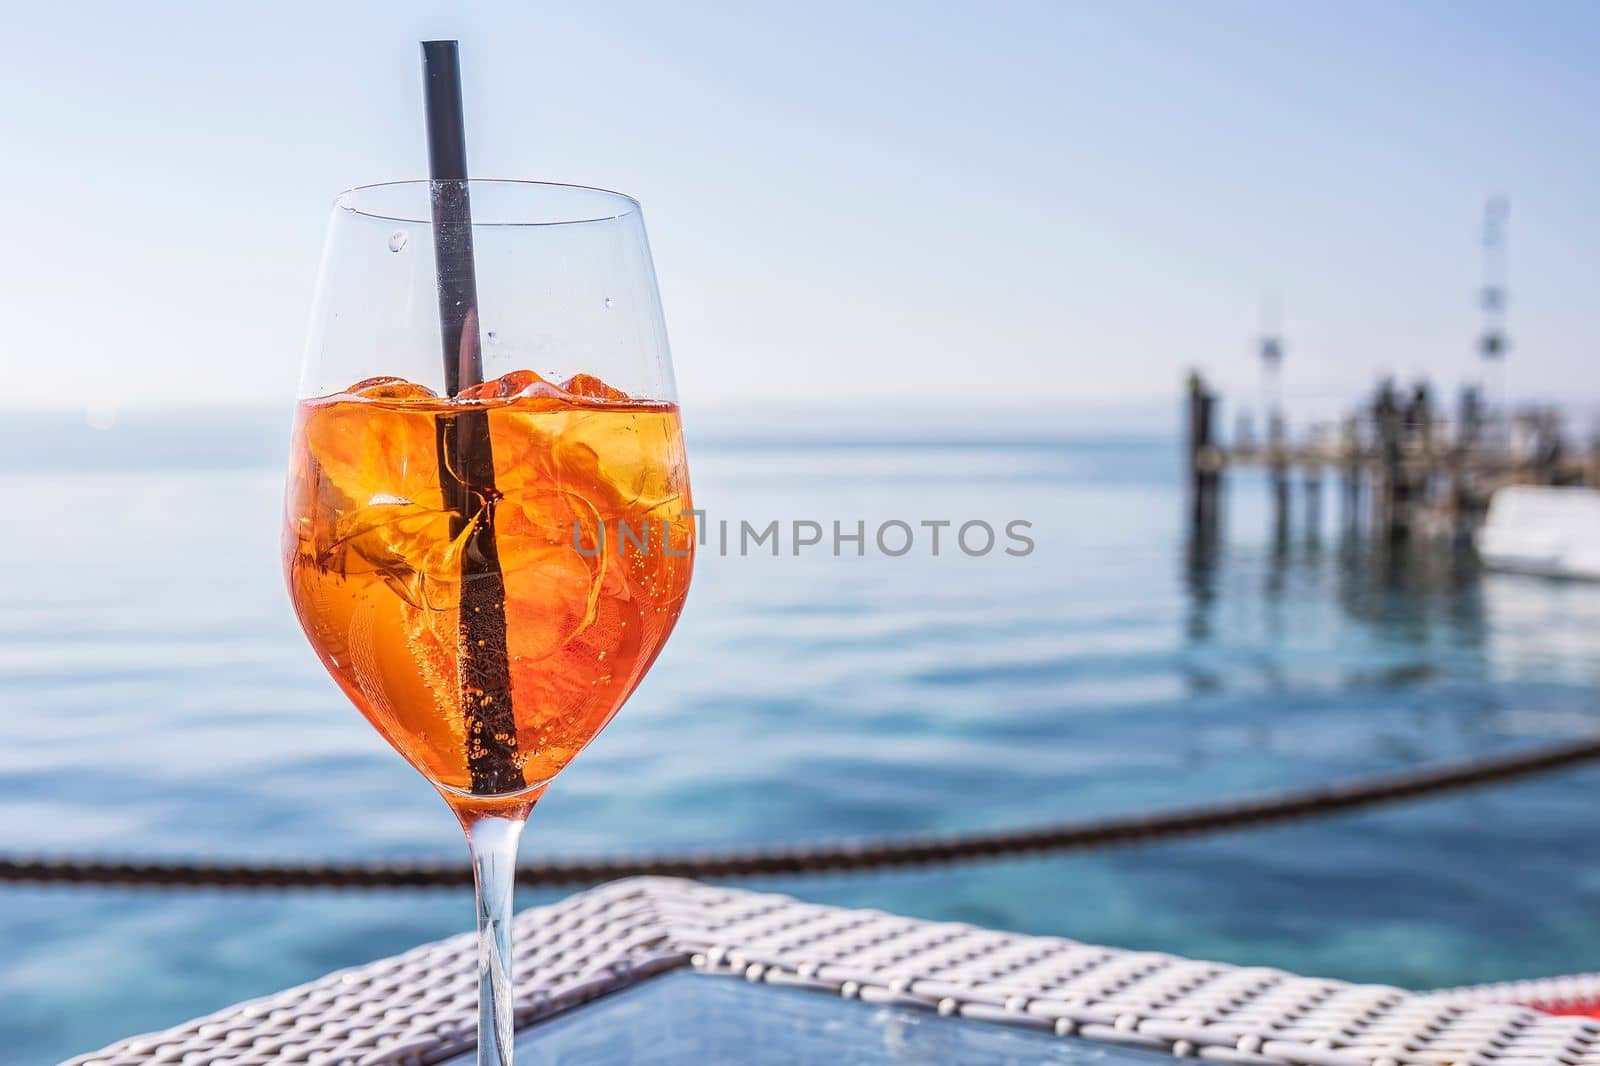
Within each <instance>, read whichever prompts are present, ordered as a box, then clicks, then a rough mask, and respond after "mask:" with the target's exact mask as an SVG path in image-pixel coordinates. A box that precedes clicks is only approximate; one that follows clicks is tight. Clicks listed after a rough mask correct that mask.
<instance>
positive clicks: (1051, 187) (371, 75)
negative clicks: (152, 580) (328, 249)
mask: <svg viewBox="0 0 1600 1066" xmlns="http://www.w3.org/2000/svg"><path fill="white" fill-rule="evenodd" d="M7 34H8V40H7V56H8V59H7V63H6V64H5V67H4V72H3V73H0V78H3V79H4V88H5V99H6V100H7V105H6V107H5V108H4V109H3V111H0V141H3V143H4V145H5V159H6V165H5V167H4V175H3V177H0V194H3V196H4V200H5V204H6V209H5V210H4V212H3V216H0V218H3V220H0V247H3V248H4V250H5V255H4V257H3V259H0V321H3V322H4V324H5V330H4V336H3V339H0V352H3V353H4V354H3V358H4V360H5V369H6V374H5V384H4V393H3V394H0V396H3V398H0V403H4V404H7V405H12V406H17V405H24V406H41V405H48V406H67V407H72V406H78V405H81V404H83V403H92V404H105V403H110V402H116V403H122V404H133V405H140V406H149V405H152V404H156V403H161V402H164V401H182V402H222V401H228V402H234V401H247V402H261V403H277V402H285V403H286V402H288V400H289V398H290V396H291V394H292V391H293V388H294V382H295V380H296V366H297V362H298V359H299V355H300V350H301V345H302V343H303V331H304V325H305V320H306V314H307V310H308V307H309V301H310V297H311V289H312V284H313V280H314V278H315V272H316V265H317V256H318V253H319V250H320V244H321V234H322V227H323V224H324V221H325V218H326V211H327V207H328V204H329V201H330V199H331V197H332V195H333V194H334V193H335V192H337V191H338V190H339V189H341V188H344V187H346V186H349V185H354V184H361V183H366V182H372V181H382V180H389V179H397V178H406V177H417V176H421V174H422V171H423V167H424V156H423V141H422V133H421V128H420V118H419V113H420V106H421V105H420V96H421V92H420V84H419V74H418V59H417V52H416V42H417V41H418V40H419V39H421V38H424V37H458V38H460V39H461V41H462V47H463V58H464V63H465V65H466V92H467V105H468V110H469V117H468V121H469V136H470V138H471V149H472V163H473V167H474V170H475V171H476V172H477V173H479V174H481V175H483V176H491V175H493V176H511V177H535V178H545V179H551V180H558V181H570V182H580V183H586V184H597V185H602V186H607V187H612V188H618V189H622V190H624V191H627V192H630V193H632V194H634V195H636V196H638V197H639V198H640V199H641V200H642V201H643V203H644V205H645V210H646V217H647V219H648V222H649V226H650V231H651V236H652V240H653V243H654V246H655V252H656V263H657V267H658V270H659V272H660V275H661V284H662V290H663V296H664V299H665V302H666V307H667V314H668V320H669V326H670V329H671V333H672V339H673V345H674V350H675V353H676V359H677V363H678V376H679V384H680V391H681V392H682V394H683V398H684V401H685V403H686V405H687V404H707V405H717V406H727V405H729V404H738V403H752V404H770V403H783V402H785V401H794V402H796V403H808V402H811V401H815V400H817V399H819V398H823V397H828V396H846V397H848V398H850V399H851V400H852V401H854V402H857V403H860V402H869V403H871V402H880V401H883V400H885V399H887V398H890V397H906V398H910V399H929V400H939V401H941V402H942V401H948V400H951V399H955V398H959V397H962V396H970V395H980V396H984V397H991V396H996V395H1007V394H1011V395H1015V394H1021V395H1024V396H1026V397H1027V398H1029V399H1034V400H1049V401H1061V402H1065V403H1068V404H1071V405H1074V406H1082V405H1091V406H1092V405H1106V404H1119V403H1138V402H1143V401H1147V400H1152V401H1162V400H1165V399H1166V398H1168V397H1171V396H1172V395H1173V394H1174V392H1175V390H1176V388H1177V386H1178V383H1179V381H1180V378H1181V374H1182V372H1183V369H1184V368H1185V367H1186V366H1188V365H1190V364H1198V365H1200V366H1202V367H1205V368H1207V369H1208V370H1209V371H1210V372H1211V373H1212V374H1213V375H1214V376H1215V377H1217V378H1218V379H1219V380H1220V381H1221V382H1222V383H1223V384H1224V385H1225V386H1226V387H1228V388H1229V389H1230V390H1232V391H1233V392H1234V393H1235V394H1244V395H1246V397H1247V398H1248V396H1250V395H1253V394H1254V391H1255V389H1256V381H1257V373H1256V368H1255V363H1254V358H1253V354H1252V338H1253V335H1254V334H1255V332H1256V330H1257V327H1258V318H1259V314H1260V306H1261V301H1262V295H1263V293H1265V292H1268V291H1275V292H1278V293H1281V294H1282V299H1283V304H1284V308H1285V312H1284V318H1285V325H1286V329H1287V333H1288V361H1287V380H1288V385H1289V391H1290V394H1291V396H1292V397H1294V398H1296V399H1297V400H1298V401H1299V402H1301V403H1304V404H1307V405H1311V404H1316V403H1323V402H1327V401H1329V400H1330V398H1331V399H1333V400H1337V399H1340V398H1343V397H1345V396H1346V395H1348V394H1351V393H1352V392H1353V391H1354V390H1356V389H1358V388H1364V387H1365V386H1366V385H1367V384H1368V383H1369V382H1370V381H1371V380H1372V379H1373V377H1374V375H1375V374H1377V373H1378V372H1379V371H1381V370H1385V369H1389V370H1393V371H1396V372H1399V373H1401V374H1403V375H1410V374H1413V373H1415V372H1418V371H1429V372H1432V373H1434V374H1435V375H1437V376H1438V377H1439V378H1440V379H1441V381H1443V382H1444V383H1446V384H1451V385H1453V384H1454V383H1455V382H1456V381H1459V380H1460V379H1461V378H1462V377H1463V376H1467V375H1471V374H1474V373H1475V372H1476V371H1475V367H1474V358H1473V356H1472V354H1471V352H1472V343H1473V337H1474V334H1475V332H1476V330H1477V320H1476V312H1475V310H1474V303H1473V299H1474V292H1475V289H1476V286H1477V284H1478V269H1479V262H1478V246H1477V233H1478V227H1479V220H1480V217H1481V212H1482V206H1483V202H1484V198H1485V196H1486V194H1488V193H1491V192H1504V193H1506V194H1507V195H1509V196H1510V197H1511V200H1512V205H1513V206H1512V218H1511V227H1510V234H1511V273H1512V291H1513V302H1512V305H1511V324H1512V331H1513V336H1514V340H1515V344H1516V348H1515V350H1514V351H1513V352H1512V355H1511V361H1510V366H1509V381H1510V387H1511V390H1512V392H1513V394H1522V395H1542V396H1562V397H1564V398H1567V399H1573V400H1577V401H1580V402H1583V403H1593V402H1595V401H1597V400H1600V373H1596V371H1595V367H1596V365H1597V364H1600V187H1597V186H1600V73H1597V71H1600V63H1597V62H1596V56H1597V55H1600V4H1593V3H1569V4H1562V3H1555V2H1543V3H1538V4H1523V5H1516V4H1504V3H1461V2H1451V3H1407V4H1391V3H1338V4H1332V3H1329V4H1321V5H1312V4H1303V3H1288V2H1284V3H1257V4H1243V5H1241V4H1233V3H1215V2H1207V3H1171V4H1153V3H1151V4H1111V3H1106V4H1103V5H1097V6H1094V7H1090V6H1087V5H1080V4H1068V3H1060V2H1055V3H983V4H979V3H961V4H956V3H932V2H921V3H873V4H860V3H843V2H835V0H820V2H819V0H812V2H807V3H803V4H797V3H793V2H785V3H750V4H733V3H723V4H715V5H685V4H662V3H617V4H606V5H580V4H564V5H553V4H546V3H528V2H518V3H505V4H491V3H474V4H462V3H449V4H445V3H439V4H432V5H419V4H411V3H393V2H391V3H371V4H354V3H335V4H320V3H319V4H311V3H275V4H270V5H266V4H262V5H256V4H188V5H185V4H176V3H171V4H155V5H145V4H128V3H86V4H30V5H26V6H25V7H24V8H22V9H20V10H16V11H13V12H11V13H10V15H9V17H8V19H7ZM25 364H37V365H36V367H35V368H34V369H31V370H30V369H27V367H26V366H25Z"/></svg>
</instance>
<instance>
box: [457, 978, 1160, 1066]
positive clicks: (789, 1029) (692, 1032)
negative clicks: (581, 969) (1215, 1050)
mask: <svg viewBox="0 0 1600 1066" xmlns="http://www.w3.org/2000/svg"><path fill="white" fill-rule="evenodd" d="M516 1054H517V1063H518V1066H546V1064H562V1066H577V1064H582V1066H609V1064H617V1066H622V1064H640V1063H643V1064H651V1063H674V1064H676V1063H732V1062H737V1063H740V1064H742V1066H778V1064H784V1066H788V1064H791V1063H812V1062H815V1063H826V1064H829V1066H833V1064H841V1066H843V1064H848V1066H875V1064H878V1063H959V1064H960V1066H1023V1064H1028V1066H1035V1064H1039V1063H1074V1064H1079V1066H1088V1064H1091V1063H1092V1064H1093V1066H1154V1064H1156V1063H1158V1062H1170V1061H1171V1059H1170V1058H1169V1057H1168V1056H1165V1055H1156V1054H1154V1053H1152V1052H1147V1051H1140V1050H1137V1049H1131V1048H1119V1047H1116V1046H1114V1045H1107V1044H1093V1043H1088V1042H1086V1041H1082V1040H1074V1039H1069V1038H1063V1037H1058V1036H1056V1035H1054V1034H1053V1033H1048V1032H1037V1031H1033V1030H1025V1029H1015V1028H1011V1027H1009V1026H1003V1025H993V1024H990V1023H986V1022H977V1021H969V1020H965V1019H961V1018H942V1017H940V1016H939V1015H937V1014H934V1013H932V1012H930V1011H922V1010H914V1009H910V1008H906V1007H882V1006H874V1005H872V1004H869V1003H862V1002H860V1001H858V1000H847V999H842V998H841V997H839V996H831V995H826V994H823V993H819V992H813V991H807V990H804V989H793V988H777V987H774V986H771V985H764V984H752V983H750V982H746V981H741V980H737V979H735V978H729V977H714V976H709V975H705V974H698V973H695V972H693V971H688V970H678V971H674V972H672V973H669V974H665V975H663V976H660V977H654V978H651V979H649V980H647V981H645V982H643V983H642V984H638V985H635V986H633V987H632V988H628V989H625V990H623V991H621V992H617V993H615V994H613V995H610V996H606V997H604V998H602V999H599V1000H596V1001H595V1002H593V1003H590V1004H587V1005H585V1006H582V1007H578V1008H576V1009H575V1010H572V1011H569V1012H567V1013H565V1014H561V1015H557V1016H556V1017H555V1018H552V1019H551V1020H549V1021H547V1022H543V1023H541V1024H539V1025H535V1026H532V1027H530V1028H528V1029H526V1030H524V1031H523V1032H522V1033H521V1034H520V1035H519V1037H518V1039H517V1045H516ZM474 1062H476V1059H475V1058H474V1056H473V1055H471V1054H469V1055H465V1056H462V1057H459V1058H456V1059H452V1060H450V1061H449V1062H448V1063H447V1064H446V1066H472V1064H473V1063H474Z"/></svg>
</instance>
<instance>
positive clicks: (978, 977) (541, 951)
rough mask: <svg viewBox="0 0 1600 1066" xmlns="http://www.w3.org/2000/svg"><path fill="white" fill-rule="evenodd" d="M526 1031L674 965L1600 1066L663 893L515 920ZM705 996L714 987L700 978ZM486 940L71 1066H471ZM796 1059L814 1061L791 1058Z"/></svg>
mask: <svg viewBox="0 0 1600 1066" xmlns="http://www.w3.org/2000/svg"><path fill="white" fill-rule="evenodd" d="M516 938H517V939H516V971H517V1002H516V1017H517V1024H518V1027H519V1028H520V1027H523V1026H527V1025H529V1024H531V1023H533V1022H535V1021H538V1020H539V1019H542V1018H545V1017H548V1016H550V1015H553V1014H556V1013H558V1012H560V1011H564V1010H567V1009H569V1008H571V1007H574V1006H576V1005H578V1004H580V1003H584V1002H586V1001H588V1000H591V999H594V998H596V997H599V996H602V995H605V994H607V993H610V992H615V991H617V990H619V989H623V988H625V987H627V986H629V985H633V984H636V983H638V982H640V981H643V980H644V979H645V978H647V977H650V976H652V975H655V974H658V973H661V972H663V971H667V970H672V969H676V968H679V967H692V968H693V969H694V970H697V971H700V972H702V973H705V974H712V975H724V976H733V977H739V978H743V979H744V980H746V981H749V982H757V983H761V984H764V985H769V986H786V987H791V988H799V989H812V990H815V991H816V992H817V993H826V994H833V995H842V996H844V997H845V998H847V999H860V1000H863V1001H866V1002H868V1003H875V1004H886V1005H893V1006H895V1007H900V1008H920V1009H925V1010H929V1011H935V1012H937V1013H938V1014H940V1015H945V1016H950V1017H958V1018H963V1019H971V1020H974V1021H979V1022H988V1023H997V1024H1000V1025H1007V1026H1020V1027H1026V1028H1029V1029H1034V1030H1040V1031H1043V1032H1047V1033H1054V1034H1056V1035H1057V1036H1060V1037H1069V1038H1080V1039H1082V1040H1086V1041H1104V1042H1110V1043H1115V1044H1121V1045H1128V1046H1132V1047H1136V1048H1144V1049H1148V1050H1150V1051H1154V1052H1162V1053H1167V1054H1173V1055H1179V1056H1198V1057H1200V1058H1206V1059H1214V1060H1222V1061H1226V1062H1235V1063H1245V1064H1278V1063H1289V1064H1296V1066H1400V1064H1417V1066H1446V1064H1454V1063H1460V1064H1473V1066H1533V1064H1536V1063H1539V1064H1551V1066H1555V1064H1562V1066H1590V1064H1593V1066H1600V1022H1595V1021H1593V1020H1590V1019H1585V1018H1575V1017H1554V1016H1550V1015H1545V1014H1541V1013H1538V1012H1536V1011H1533V1010H1530V1009H1528V1008H1525V1007H1516V1006H1504V1005H1497V1004H1494V1003H1492V1002H1484V1001H1485V1000H1488V999H1493V998H1495V997H1494V995H1493V994H1492V993H1484V992H1463V993H1454V994H1440V993H1433V994H1418V993H1411V992H1405V991H1402V990H1401V989H1397V988H1389V987H1385V986H1380V985H1354V984H1347V983H1345V982H1341V981H1328V980H1320V979H1316V978H1308V977H1297V976H1295V975H1293V974H1288V973H1284V972H1283V971H1281V970H1272V969H1265V968H1257V967H1237V966H1227V965H1223V964H1220V963H1210V962H1194V961H1191V960H1188V959H1182V958H1177V957H1175V956H1171V955H1163V954H1159V953H1155V952H1139V951H1123V950H1119V949H1116V948H1105V947H1095V946H1092V945H1088V944H1079V943H1076V942H1074V941H1070V940H1063V939H1058V938H1055V937H1031V936H1020V935H1017V934H1012V933H1000V932H994V931H990V930H986V929H979V928H975V927H973V926H968V925H957V924H949V923H939V922H926V921H918V920H915V919H910V918H901V917H897V916H895V915H891V914H884V913H882V912H880V911H870V910H849V909H845V908H839V907H825V906H819V905H815V904H809V903H803V902H799V901H796V900H794V899H791V898H789V897H787V896H780V895H773V894H768V893H761V892H751V891H742V890H737V889H728V888H716V887H711V886H707V885H701V884H697V883H694V882H690V881H679V880H673V879H666V878H636V879H631V880H627V881H618V882H615V883H613V884H609V885H604V886H602V887H600V888H595V889H591V890H589V891H587V892H582V893H579V894H577V895H575V896H572V897H569V898H568V899H566V900H563V901H562V902H560V903H556V904H553V905H551V906H547V907H539V908H534V909H532V910H528V911H525V912H523V913H522V914H521V915H520V916H519V917H518V919H517V929H516ZM697 979H698V978H697ZM476 995H477V979H476V957H475V941H474V939H473V938H472V936H471V935H463V936H459V937H453V938H451V939H449V940H444V941H440V942H438V943H436V944H429V945H425V946H423V947H420V948H417V949H415V950H413V951H410V952H407V953H406V954H403V955H399V956H396V957H394V958H391V959H385V960H382V961H379V962H376V963H372V964H370V965H367V966H361V967H357V968H355V969H351V970H344V971H341V972H339V973H334V974H330V975H328V976H327V977H324V978H321V979H320V980H317V981H313V982H311V983H310V984H306V985H301V986H300V987H298V988H292V989H289V990H288V991H285V992H281V993H278V994H277V995H274V996H269V997H267V998H264V999H259V1000H254V1001H251V1002H248V1003H243V1004H240V1005H238V1006H235V1007H230V1008H228V1009H226V1010H223V1011H220V1012H218V1013H216V1014H213V1015H211V1016H209V1017H206V1018H201V1019H198V1020H196V1021H193V1022H190V1023H188V1024H186V1025H182V1026H179V1027H177V1028H175V1029H170V1030H168V1031H166V1032H163V1033H155V1034H151V1035H148V1036H142V1037H136V1038H133V1039H131V1040H126V1041H123V1042H122V1043H119V1044H115V1045H113V1046H112V1047H109V1048H106V1049H105V1050H103V1051H99V1052H94V1053H92V1054H88V1055H83V1056H80V1057H78V1058H76V1059H72V1060H70V1064H71V1066H135V1064H139V1066H145V1064H153V1063H172V1064H184V1066H202V1064H204V1066H267V1064H288V1066H295V1064H306V1066H357V1064H360V1066H379V1064H383V1066H402V1064H403V1066H410V1064H419V1066H420V1064H423V1063H440V1062H444V1061H445V1060H447V1059H450V1058H451V1057H452V1056H456V1055H459V1054H460V1053H461V1052H462V1051H464V1050H465V1049H467V1048H469V1047H471V1045H472V1041H473V1039H474V1037H475V1032H476V1030H475V1026H476V1013H475V1012H476ZM795 1061H805V1060H804V1059H803V1057H799V1056H797V1058H796V1060H795Z"/></svg>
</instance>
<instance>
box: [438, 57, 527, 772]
mask: <svg viewBox="0 0 1600 1066" xmlns="http://www.w3.org/2000/svg"><path fill="white" fill-rule="evenodd" d="M422 84H423V98H424V101H425V103H426V105H427V113H428V177H429V178H430V179H431V183H430V186H429V192H430V197H429V198H430V201H431V203H432V213H433V258H434V268H435V270H436V271H437V272H438V288H439V333H440V336H441V338H442V342H443V348H442V355H443V357H444V380H445V388H446V390H447V391H448V392H449V394H450V395H451V396H452V397H453V396H455V395H456V394H457V393H459V392H460V391H461V390H462V389H466V388H470V387H472V386H473V385H477V384H479V383H481V382H482V381H483V354H482V348H481V347H480V341H479V337H478V278H477V267H476V265H475V263H474V261H473V256H472V204H471V201H470V199H469V198H468V195H467V138H466V128H465V122H464V120H463V113H462V107H461V62H460V57H459V53H458V48H457V44H456V42H455V41H424V42H423V43H422ZM436 444H437V449H438V455H439V487H440V488H441V489H442V490H443V492H444V499H445V505H446V506H447V507H449V508H450V510H451V511H452V512H453V513H452V515H451V520H450V532H451V536H452V539H454V538H455V537H459V536H461V534H462V533H463V532H465V533H466V534H467V537H466V543H465V545H464V547H463V551H462V555H461V609H460V622H459V624H458V628H457V637H458V640H459V642H460V647H461V654H460V656H459V662H460V670H461V679H460V684H461V703H462V707H463V710H464V712H465V714H466V726H467V731H468V734H469V735H468V736H467V766H468V769H469V771H470V772H471V775H472V791H473V792H474V793H475V794H488V795H493V794H496V793H503V792H513V791H516V790H517V789H520V788H523V787H524V786H525V785H526V783H527V782H526V781H525V780H524V778H523V776H522V771H521V769H519V768H518V766H517V723H516V716H515V714H514V713H513V708H512V704H511V673H510V661H509V656H508V654H507V651H506V614H505V601H506V582H505V576H504V575H503V574H502V573H501V571H500V553H499V550H498V548H497V547H496V545H495V536H494V510H495V502H496V501H497V500H498V499H499V493H498V492H496V491H495V486H494V452H493V449H492V446H491V442H490V438H489V415H488V412H487V411H485V410H482V409H477V410H473V409H466V410H462V411H459V412H456V413H455V414H452V415H448V416H445V417H442V418H440V419H439V428H438V436H437V440H436ZM469 515H476V516H477V521H475V522H471V523H469V521H468V516H469Z"/></svg>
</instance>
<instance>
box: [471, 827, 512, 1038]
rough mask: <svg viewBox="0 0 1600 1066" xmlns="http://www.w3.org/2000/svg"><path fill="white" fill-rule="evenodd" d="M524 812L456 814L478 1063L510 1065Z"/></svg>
mask: <svg viewBox="0 0 1600 1066" xmlns="http://www.w3.org/2000/svg"><path fill="white" fill-rule="evenodd" d="M527 817H528V816H527V813H526V812H522V813H520V814H518V815H515V816H511V817H507V816H504V815H490V814H485V815H481V816H478V817H475V818H472V819H470V820H469V819H466V818H463V819H462V825H463V827H464V828H465V829H466V831H467V846H468V847H469V848H471V849H472V875H473V881H474V883H475V885H476V887H477V890H478V1066H512V1062H511V1040H512V1030H513V1021H512V1014H511V896H512V889H513V887H514V885H513V882H514V881H515V880H516V872H517V842H518V841H519V840H520V839H521V838H522V827H523V825H525V824H526V823H527Z"/></svg>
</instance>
